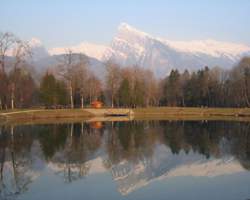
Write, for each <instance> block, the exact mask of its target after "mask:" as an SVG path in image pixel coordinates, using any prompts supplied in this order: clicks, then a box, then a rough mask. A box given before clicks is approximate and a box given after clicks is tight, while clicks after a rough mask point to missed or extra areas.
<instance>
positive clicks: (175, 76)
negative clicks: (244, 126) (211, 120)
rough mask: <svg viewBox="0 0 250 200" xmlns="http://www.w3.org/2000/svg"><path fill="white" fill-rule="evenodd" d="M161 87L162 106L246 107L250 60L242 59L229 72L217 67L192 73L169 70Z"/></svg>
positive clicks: (247, 103)
mask: <svg viewBox="0 0 250 200" xmlns="http://www.w3.org/2000/svg"><path fill="white" fill-rule="evenodd" d="M162 85H163V98H162V99H161V100H162V101H161V104H162V105H169V106H206V107H249V106H250V57H244V58H242V59H241V61H240V62H239V63H238V64H237V65H236V66H235V67H234V68H233V69H232V70H230V71H225V70H222V69H220V68H219V67H215V68H213V69H209V68H208V67H205V68H204V69H201V70H198V71H196V72H192V73H190V72H189V71H187V70H185V71H184V72H183V73H180V72H179V71H178V70H172V71H171V73H170V75H169V76H168V77H167V78H166V79H165V80H164V81H163V83H162Z"/></svg>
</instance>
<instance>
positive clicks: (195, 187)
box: [19, 169, 250, 200]
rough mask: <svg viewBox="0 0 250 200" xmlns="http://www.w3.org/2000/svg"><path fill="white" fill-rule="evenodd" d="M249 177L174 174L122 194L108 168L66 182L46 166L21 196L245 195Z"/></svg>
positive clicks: (77, 197)
mask: <svg viewBox="0 0 250 200" xmlns="http://www.w3.org/2000/svg"><path fill="white" fill-rule="evenodd" d="M249 180H250V174H249V173H247V172H242V173H237V174H232V175H227V176H218V177H213V178H208V177H191V176H185V177H173V178H170V179H163V180H160V181H155V182H153V183H151V184H149V185H147V186H145V187H143V188H141V189H139V190H136V191H134V192H132V193H130V194H129V195H127V196H122V195H121V194H120V193H119V192H118V191H117V188H116V187H117V186H116V182H115V181H113V179H112V176H111V174H110V173H109V172H105V173H98V174H92V175H89V176H87V177H86V178H84V179H80V180H78V181H75V182H72V183H71V184H65V183H64V182H63V181H62V180H61V178H60V177H58V176H56V175H55V174H54V173H53V172H52V171H50V170H49V169H47V170H46V171H44V173H43V176H41V177H40V178H39V179H38V180H37V181H36V182H34V183H33V184H32V185H31V187H30V189H29V192H27V193H25V194H24V195H22V196H20V198H19V199H23V200H28V199H36V200H44V199H111V200H112V199H136V200H140V199H159V200H160V199H209V200H210V199H215V200H216V199H218V200H219V199H220V200H221V199H229V200H230V199H246V198H247V197H249ZM236 185H237V190H235V186H236ZM45 191H46V192H45ZM222 191H225V192H222Z"/></svg>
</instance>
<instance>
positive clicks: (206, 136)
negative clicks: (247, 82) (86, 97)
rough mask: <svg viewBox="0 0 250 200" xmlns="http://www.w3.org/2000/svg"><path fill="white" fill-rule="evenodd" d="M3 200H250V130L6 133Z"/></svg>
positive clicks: (181, 124)
mask: <svg viewBox="0 0 250 200" xmlns="http://www.w3.org/2000/svg"><path fill="white" fill-rule="evenodd" d="M0 199H4V200H5V199H6V200H7V199H8V200H9V199H11V200H12V199H18V200H45V199H46V200H50V199H53V200H57V199H64V200H65V199H74V200H78V199H79V200H80V199H88V200H91V199H97V200H99V199H103V200H106V199H107V200H119V199H134V200H141V199H143V200H147V199H148V200H152V199H157V200H161V199H164V200H165V199H185V200H189V199H190V200H191V199H192V200H193V199H203V200H204V199H205V200H211V199H213V200H217V199H218V200H222V199H226V200H230V199H232V200H235V199H237V200H247V199H250V123H248V122H236V121H235V122H233V121H164V120H162V121H127V122H91V123H86V122H82V123H68V124H65V123H60V124H44V125H39V124H38V125H15V126H14V125H5V126H2V127H0Z"/></svg>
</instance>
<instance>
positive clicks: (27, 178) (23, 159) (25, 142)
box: [0, 126, 35, 199]
mask: <svg viewBox="0 0 250 200" xmlns="http://www.w3.org/2000/svg"><path fill="white" fill-rule="evenodd" d="M1 131H2V133H1V147H0V148H1V156H0V157H1V176H0V177H1V180H0V197H2V198H3V199H14V198H15V197H16V196H17V195H18V194H20V193H23V192H25V191H27V189H28V185H29V184H30V183H31V182H32V180H33V178H34V176H35V174H34V173H32V172H31V165H32V158H31V153H30V152H31V150H30V148H31V145H32V141H31V140H30V138H29V137H26V135H25V134H24V135H23V134H22V133H19V134H15V128H14V127H13V126H11V127H10V128H9V131H7V128H3V127H1ZM21 131H22V129H21Z"/></svg>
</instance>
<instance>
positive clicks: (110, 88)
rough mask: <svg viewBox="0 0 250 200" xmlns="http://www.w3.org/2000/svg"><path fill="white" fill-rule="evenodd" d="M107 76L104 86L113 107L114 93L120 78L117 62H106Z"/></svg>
mask: <svg viewBox="0 0 250 200" xmlns="http://www.w3.org/2000/svg"><path fill="white" fill-rule="evenodd" d="M106 69H107V77H106V88H107V93H108V96H109V98H110V101H111V107H112V108H113V107H114V101H115V95H116V94H117V91H118V89H119V84H120V81H121V78H120V68H119V66H118V65H117V64H115V63H112V62H108V63H107V64H106Z"/></svg>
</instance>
